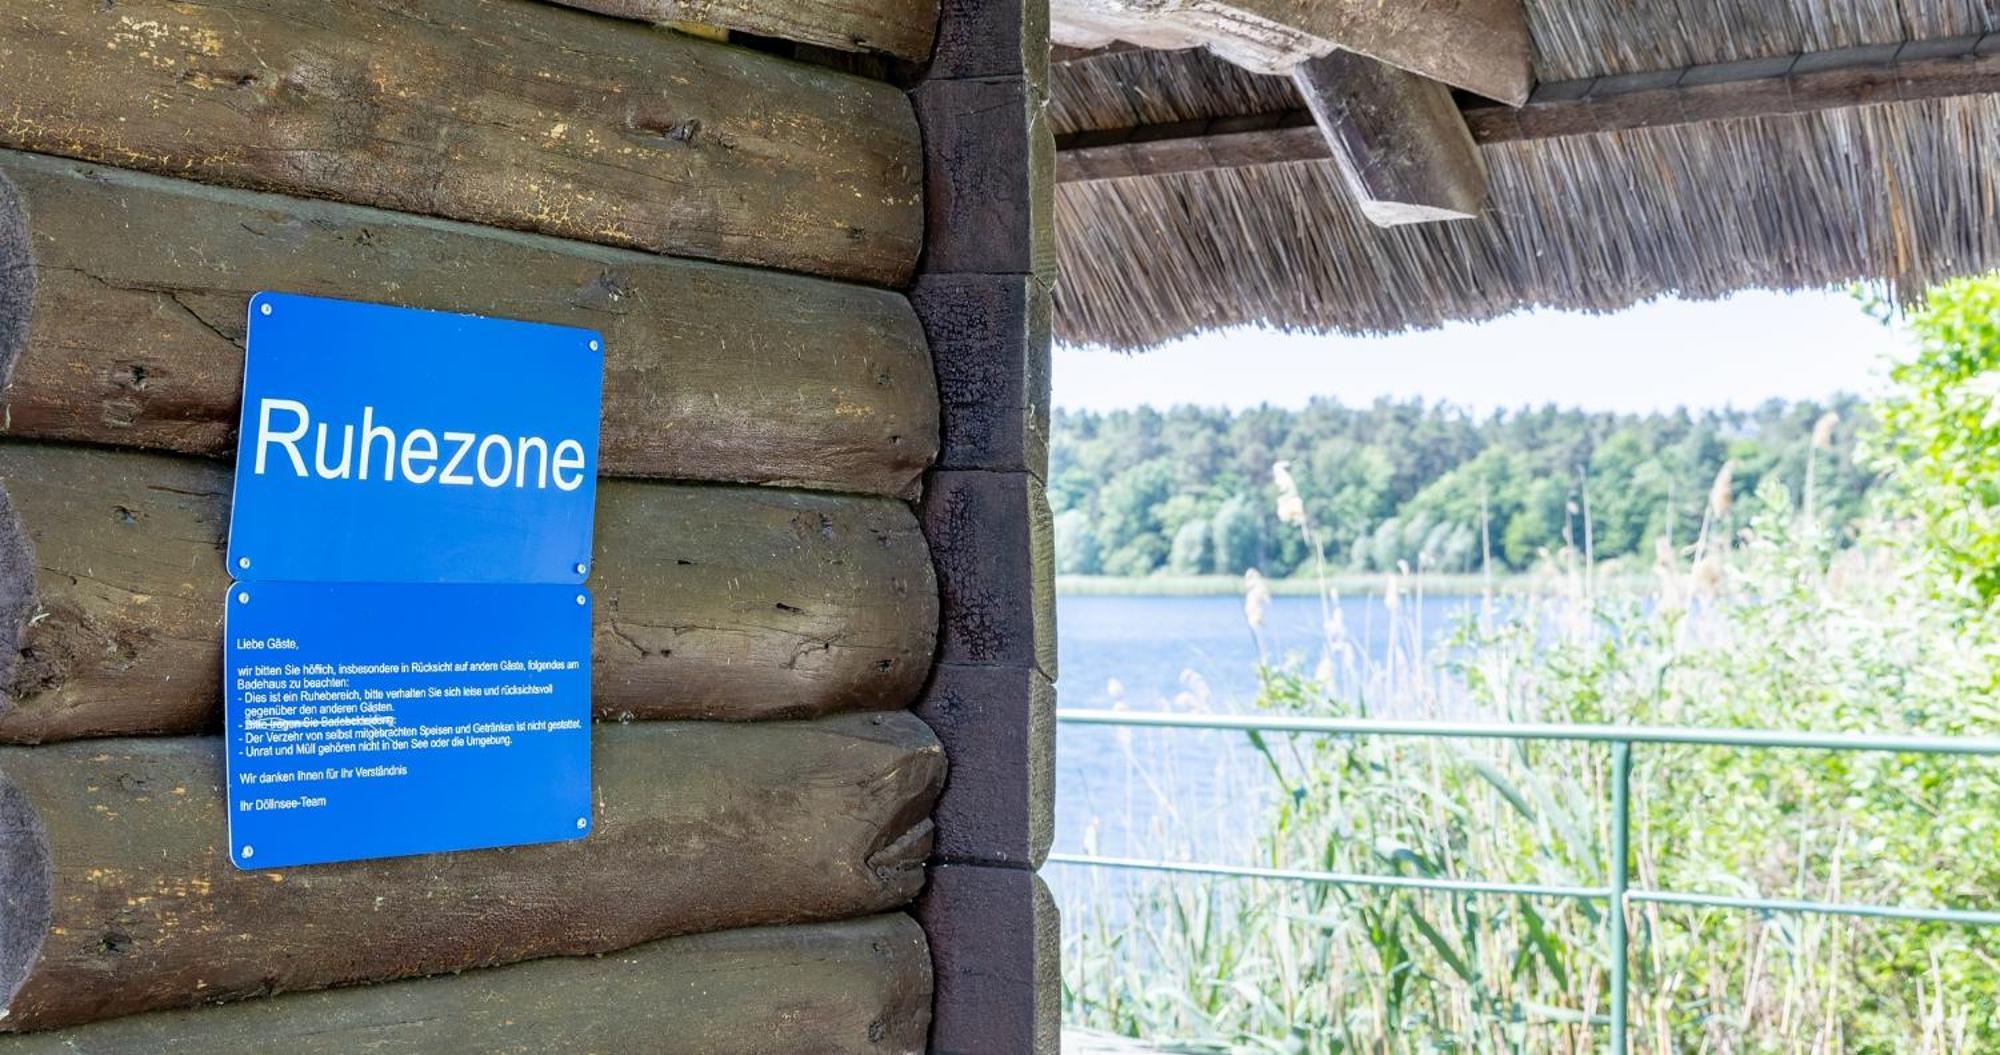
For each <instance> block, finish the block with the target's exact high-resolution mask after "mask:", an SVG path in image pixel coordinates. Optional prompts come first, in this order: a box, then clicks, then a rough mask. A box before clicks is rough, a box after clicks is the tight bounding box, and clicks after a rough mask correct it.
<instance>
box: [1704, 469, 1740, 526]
mask: <svg viewBox="0 0 2000 1055" xmlns="http://www.w3.org/2000/svg"><path fill="white" fill-rule="evenodd" d="M1735 483H1736V463H1735V462H1733V461H1726V462H1723V463H1722V469H1721V470H1720V471H1719V472H1717V473H1716V474H1715V484H1714V485H1713V486H1711V487H1710V488H1709V489H1708V509H1709V512H1711V513H1713V514H1714V516H1715V518H1716V519H1717V520H1720V519H1722V518H1723V517H1726V516H1728V515H1729V507H1730V506H1731V505H1732V504H1733V503H1734V502H1735V501H1736V495H1735V492H1734V490H1733V488H1734V486H1735Z"/></svg>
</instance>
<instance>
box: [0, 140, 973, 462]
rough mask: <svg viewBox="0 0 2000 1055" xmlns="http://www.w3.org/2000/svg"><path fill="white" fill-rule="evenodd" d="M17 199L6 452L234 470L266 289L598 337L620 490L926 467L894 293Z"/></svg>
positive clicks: (180, 196) (342, 230)
mask: <svg viewBox="0 0 2000 1055" xmlns="http://www.w3.org/2000/svg"><path fill="white" fill-rule="evenodd" d="M9 177H11V179H12V181H13V185H14V186H15V187H17V188H18V189H19V192H20V193H19V197H18V198H16V197H14V196H13V195H11V194H10V193H9V191H8V189H7V186H6V184H5V183H4V182H0V378H11V381H10V383H9V384H8V386H7V390H6V393H5V397H4V398H5V409H4V414H0V432H4V433H6V434H9V435H14V436H22V437H29V438H40V439H60V440H72V441H78V442H86V443H100V444H108V445H116V446H130V447H148V448H155V449H161V450H170V451H178V452H181V453H185V454H201V455H207V456H211V457H227V456H229V455H231V454H233V452H234V450H235V443H236V422H237V406H238V402H239V400H240V399H241V395H242V390H243V339H244V329H245V319H246V316H247V305H248V302H249V299H250V296H251V294H253V293H256V292H258V291H259V290H267V289H269V290H282V291H285V292H288V293H310V294H316V295H320V296H331V297H342V298H345V299H349V300H370V301H379V302H385V303H393V304H401V305H405V306H408V307H416V308H430V309H433V310H438V311H460V312H470V313H473V314H480V315H492V316H497V317H501V318H513V319H528V320H533V321H537V322H548V323H556V324H559V325H567V326H580V327H585V328H589V329H595V330H599V331H602V332H603V333H604V335H605V340H606V359H605V382H604V428H603V441H602V452H603V465H604V471H605V472H607V473H609V474H611V475H614V476H639V477H654V478H674V479H686V480H721V481H735V482H743V483H761V484H779V485H788V486H799V487H808V488H816V489H824V490H833V491H851V492H858V493H863V494H889V495H902V496H906V497H907V496H909V495H910V494H912V493H913V492H914V490H915V488H916V486H917V478H918V476H919V475H920V474H921V473H922V472H923V470H924V468H925V467H926V466H927V465H928V464H929V463H930V461H931V459H932V458H933V457H934V456H935V455H936V453H937V447H938V396H937V382H936V379H935V377H934V376H933V373H932V370H931V361H930V353H929V351H928V350H927V348H926V346H925V340H924V334H923V331H922V329H921V327H920V326H919V325H918V322H917V317H916V313H915V312H914V311H913V310H912V308H911V307H910V304H909V302H908V301H907V300H905V299H904V298H903V297H902V296H900V295H899V294H896V293H892V292H888V291H886V290H877V289H868V288H866V287H861V286H853V285H847V284H843V283H836V282H828V281H824V280H820V279H811V278H804V277H800V276H792V275H782V274H777V273H774V272H770V271H757V270H752V269H748V268H734V267H721V266H717V265H713V264H703V263H696V262H691V261H683V260H674V259H671V258H665V257H659V256H654V255H652V254H647V253H637V252H631V251H626V250H618V249H607V248H604V247H600V246H595V245H589V244H585V243H579V242H566V241H560V240H557V239H553V238H545V237H541V236H538V235H527V234H519V233H516V232H512V231H498V230H494V229H491V228H481V227H474V226H471V225H468V224H460V223H453V222H449V221H441V220H432V219H427V218H423V217H415V216H405V215H401V214H398V213H391V212H384V211H381V210H378V209H370V208H363V207H359V206H352V205H340V204H334V203H329V202H316V201H305V200H300V199H294V198H284V197H279V196H276V195H267V194H256V193H251V192H246V191H237V190H229V189H224V188H218V187H208V186H204V185H201V184H196V183H188V182H184V181H180V180H170V179H163V178H160V177H155V176H148V175H144V174H141V173H134V172H125V171H121V170H118V169H108V168H104V167H102V166H97V165H90V164H86V163H82V162H76V161H69V160H64V159H59V158H49V157H41V156H37V155H32V154H20V153H14V152H10V151H0V181H4V180H6V179H7V178H9ZM23 204H25V206H26V213H27V215H28V216H29V217H30V218H31V219H32V223H31V224H22V223H21V222H20V215H21V211H22V210H21V206H22V205H23ZM31 241H32V245H33V253H34V258H35V261H34V262H35V265H36V266H34V267H30V266H29V265H28V247H29V245H30V242H31ZM38 275H39V284H37V276H38ZM31 305H32V309H33V310H32V325H30V313H29V309H30V306H31ZM24 331H25V333H26V340H25V344H23V343H22V336H21V335H22V333H23V332H24ZM9 364H11V374H10V373H9V372H8V370H7V369H6V367H7V366H8V365H9Z"/></svg>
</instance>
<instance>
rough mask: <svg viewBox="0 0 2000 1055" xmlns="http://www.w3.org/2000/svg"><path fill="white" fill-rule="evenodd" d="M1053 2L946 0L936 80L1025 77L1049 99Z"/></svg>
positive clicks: (932, 74) (933, 70)
mask: <svg viewBox="0 0 2000 1055" xmlns="http://www.w3.org/2000/svg"><path fill="white" fill-rule="evenodd" d="M1049 6H1050V5H1049V3H1048V0H943V2H942V3H941V4H940V5H939V7H940V11H939V14H938V33H937V50H935V51H934V52H932V53H931V66H930V70H929V71H928V73H927V74H926V76H928V77H929V78H930V79H932V80H954V81H962V80H970V79H974V78H981V77H1016V76H1024V77H1026V78H1027V80H1028V84H1029V86H1030V87H1031V88H1032V89H1033V90H1034V92H1035V94H1036V95H1038V96H1040V97H1041V98H1043V99H1046V98H1048V94H1049Z"/></svg>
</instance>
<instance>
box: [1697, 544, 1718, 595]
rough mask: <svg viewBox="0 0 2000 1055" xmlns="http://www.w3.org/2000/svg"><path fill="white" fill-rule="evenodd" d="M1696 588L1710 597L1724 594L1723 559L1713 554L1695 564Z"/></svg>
mask: <svg viewBox="0 0 2000 1055" xmlns="http://www.w3.org/2000/svg"><path fill="white" fill-rule="evenodd" d="M1691 574H1692V575H1693V578H1694V588H1695V590H1696V591H1697V592H1700V593H1704V594H1707V595H1708V596H1710V597H1713V596H1715V595H1716V594H1719V593H1721V592H1722V557H1721V555H1719V554H1715V553H1711V554H1708V555H1707V556H1705V557H1703V558H1701V559H1700V560H1698V561H1696V562H1695V563H1694V568H1693V569H1692V571H1691Z"/></svg>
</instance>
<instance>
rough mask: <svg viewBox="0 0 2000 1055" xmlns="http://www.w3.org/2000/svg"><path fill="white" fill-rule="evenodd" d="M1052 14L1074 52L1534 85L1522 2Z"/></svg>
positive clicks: (1328, 1) (1351, 1) (1259, 4)
mask: <svg viewBox="0 0 2000 1055" xmlns="http://www.w3.org/2000/svg"><path fill="white" fill-rule="evenodd" d="M1050 20H1051V36H1052V37H1053V38H1054V40H1055V42H1056V43H1058V44H1062V45H1067V46H1069V47H1070V48H1072V49H1086V50H1087V49H1095V48H1102V47H1104V46H1107V45H1110V44H1113V43H1118V42H1122V43H1126V44H1136V45H1142V46H1145V47H1152V48H1187V47H1204V48H1207V49H1209V50H1210V51H1213V52H1214V53H1215V54H1217V55H1219V56H1221V57H1223V58H1225V59H1227V60H1229V61H1230V62H1233V63H1235V64H1236V65H1238V66H1242V67H1243V68H1245V69H1248V70H1254V71H1256V72H1258V73H1271V74H1290V73H1291V72H1292V70H1293V69H1294V68H1295V67H1297V66H1298V65H1299V64H1300V63H1302V62H1305V61H1307V60H1310V59H1315V58H1319V57H1322V56H1325V55H1328V54H1331V53H1332V52H1334V51H1349V52H1357V53H1359V54H1362V55H1366V56H1368V57H1369V58H1372V59H1375V60H1376V61H1378V62H1384V63H1387V64H1388V65H1391V66H1394V67H1396V68H1398V69H1404V70H1408V71H1410V72H1411V73H1415V74H1417V75H1419V76H1423V77H1429V78H1431V79H1432V80H1438V81H1443V82H1444V83H1446V84H1449V85H1451V86H1453V87H1455V88H1461V89H1464V90H1465V91H1468V92H1472V93H1474V94H1477V95H1483V96H1485V97H1487V98H1489V99H1496V100H1499V101H1501V102H1505V103H1519V102H1521V101H1522V100H1523V99H1526V98H1527V96H1528V89H1529V87H1530V85H1531V84H1532V83H1533V75H1532V70H1531V68H1530V61H1529V50H1530V42H1529V36H1528V20H1527V15H1526V13H1525V12H1524V11H1523V9H1522V7H1521V0H1395V2H1393V3H1384V2H1383V0H1056V2H1055V3H1054V4H1052V5H1051V9H1050Z"/></svg>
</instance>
